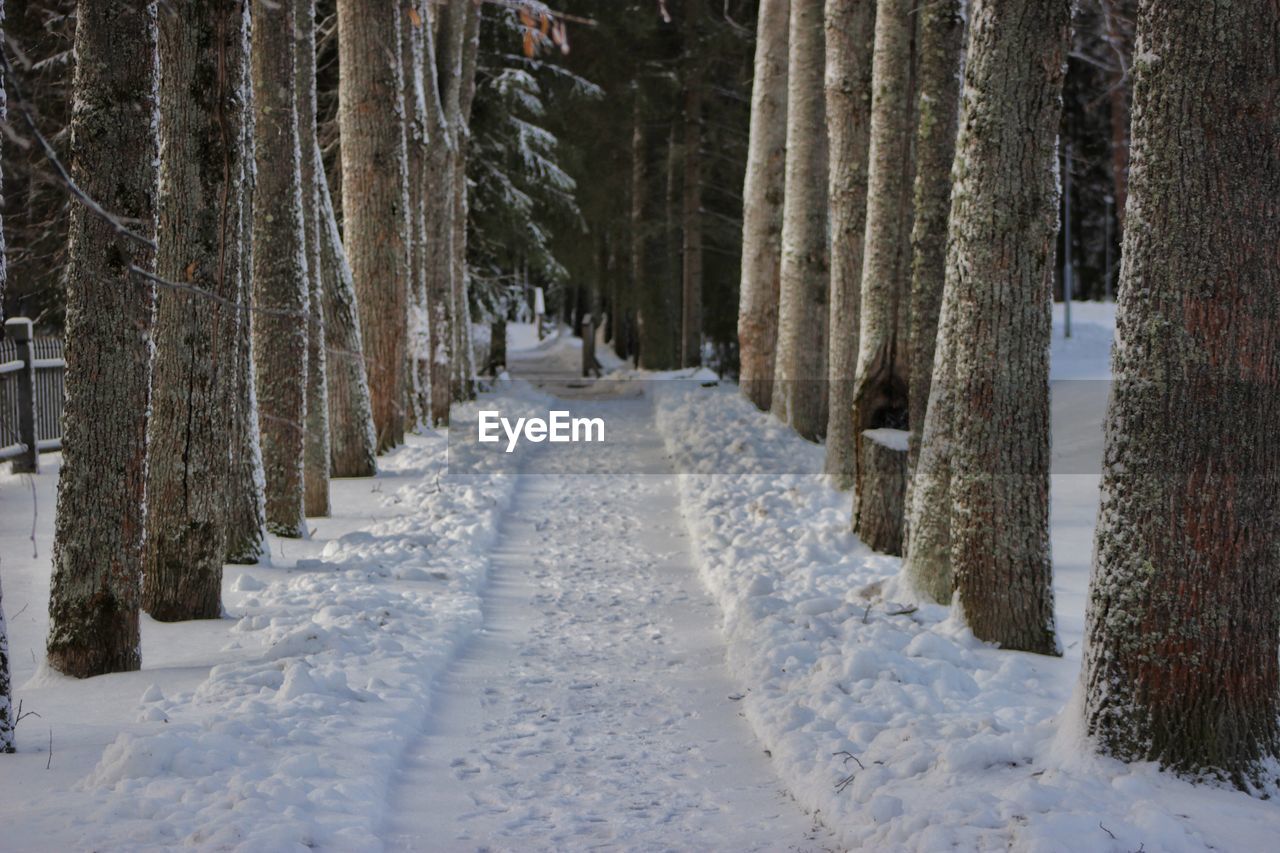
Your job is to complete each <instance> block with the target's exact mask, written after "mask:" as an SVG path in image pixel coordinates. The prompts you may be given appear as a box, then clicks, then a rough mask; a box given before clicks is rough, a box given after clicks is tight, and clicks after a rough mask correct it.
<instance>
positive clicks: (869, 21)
mask: <svg viewBox="0 0 1280 853" xmlns="http://www.w3.org/2000/svg"><path fill="white" fill-rule="evenodd" d="M875 20H876V4H875V3H874V2H871V0H827V6H826V32H827V135H828V138H829V140H830V146H831V151H830V170H831V171H830V175H829V177H828V180H827V186H828V197H829V199H830V204H831V284H830V288H831V300H830V301H831V313H830V317H829V318H828V323H827V328H828V333H827V337H828V341H827V377H828V380H829V382H830V392H829V393H830V395H831V398H830V403H829V405H828V414H827V456H826V463H825V470H826V472H827V473H828V474H830V475H831V476H832V478H833V479H834V480H835V482H836V484H837V485H838V486H839V487H840V488H842V489H847V488H849V487H850V486H852V485H853V476H854V472H855V471H856V470H857V457H856V456H855V453H854V450H855V446H856V442H855V440H854V434H853V379H854V370H855V369H856V368H857V360H858V323H859V306H860V304H861V302H862V241H863V237H864V231H865V230H866V222H867V217H866V213H867V150H868V146H869V145H870V139H871V136H870V132H871V65H872V63H871V58H872V50H873V46H874V43H875Z"/></svg>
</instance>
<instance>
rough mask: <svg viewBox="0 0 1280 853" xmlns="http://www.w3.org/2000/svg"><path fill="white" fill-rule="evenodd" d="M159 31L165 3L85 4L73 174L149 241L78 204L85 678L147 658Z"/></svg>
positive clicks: (74, 475)
mask: <svg viewBox="0 0 1280 853" xmlns="http://www.w3.org/2000/svg"><path fill="white" fill-rule="evenodd" d="M156 38H157V36H156V4H155V3H134V2H127V0H82V2H80V3H79V4H78V5H77V7H76V37H75V53H76V57H77V61H76V70H75V78H74V83H73V90H74V92H75V97H74V99H73V100H74V106H73V108H72V114H71V144H70V153H71V157H70V159H71V175H72V178H73V179H74V180H75V181H76V183H77V184H78V185H79V186H80V188H81V189H83V190H84V191H85V192H86V193H87V194H88V195H89V196H90V197H91V198H93V199H94V200H95V201H96V202H97V203H98V204H100V205H101V206H102V207H103V208H104V209H106V210H108V211H111V213H112V214H113V215H115V216H117V217H119V218H120V219H122V220H124V221H127V222H129V223H130V225H131V228H132V229H133V230H134V232H136V233H138V234H139V236H140V237H141V238H143V240H145V241H146V242H143V241H140V240H131V239H128V238H126V237H123V236H122V235H120V234H119V233H118V232H117V231H116V230H115V229H114V228H113V226H112V225H111V224H110V223H108V222H106V221H104V220H103V219H102V218H100V217H98V216H96V215H94V214H93V213H91V212H90V211H89V210H88V208H86V207H85V206H84V205H80V204H76V205H73V206H72V209H71V240H70V245H69V249H68V263H67V314H66V360H67V372H66V404H65V408H64V409H63V416H62V441H63V451H62V473H61V475H60V476H59V480H58V509H57V519H56V521H55V522H54V543H53V579H52V582H51V585H50V591H49V638H48V655H47V659H48V662H49V665H50V666H52V667H53V668H54V669H57V670H58V671H60V672H63V673H66V674H67V675H72V676H75V677H77V678H84V677H87V676H91V675H101V674H103V673H107V672H121V671H126V670H135V669H138V667H139V666H140V665H141V659H140V657H141V655H140V651H139V640H140V637H139V633H138V606H139V599H140V596H141V591H142V590H141V586H142V576H141V573H142V549H143V531H144V525H145V520H146V519H145V516H146V502H145V500H144V492H145V486H146V483H145V480H146V449H147V410H148V408H149V407H150V387H151V345H152V341H151V318H152V310H153V308H154V303H155V290H154V287H153V286H152V285H151V283H150V282H149V281H148V280H146V279H145V278H143V277H142V276H140V275H139V274H138V273H136V272H133V271H131V268H133V267H136V268H138V269H139V270H142V271H143V272H146V273H154V272H155V250H154V243H153V241H154V237H155V228H156V222H155V217H156V208H155V203H156V181H157V170H156V160H157V155H158V151H157V138H156V119H157V112H156V108H157V87H158V80H157V73H156V72H157V68H156ZM108 380H109V381H108Z"/></svg>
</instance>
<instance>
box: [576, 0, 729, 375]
mask: <svg viewBox="0 0 1280 853" xmlns="http://www.w3.org/2000/svg"><path fill="white" fill-rule="evenodd" d="M703 2H704V0H686V2H685V7H684V19H685V39H686V43H685V48H684V66H685V67H684V72H685V73H684V77H685V80H684V148H683V151H682V153H683V155H684V174H683V176H682V180H681V182H680V186H681V208H680V230H681V239H682V240H683V245H682V247H681V249H682V251H681V264H682V268H681V279H682V283H683V287H682V297H683V298H682V300H681V303H682V305H681V308H682V310H681V312H680V318H681V320H680V323H681V334H680V365H681V366H682V367H697V366H698V365H700V364H701V363H702V100H703V92H702V89H703V86H704V85H705V83H704V80H705V75H704V73H703V67H702V66H703V51H702V42H701V40H700V33H701V26H702V14H703V12H702V7H703ZM595 310H596V309H595V307H594V306H593V307H592V311H593V312H594V311H595ZM593 316H596V314H593Z"/></svg>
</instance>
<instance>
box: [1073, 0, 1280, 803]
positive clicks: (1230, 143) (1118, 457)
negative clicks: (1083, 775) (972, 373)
mask: <svg viewBox="0 0 1280 853" xmlns="http://www.w3.org/2000/svg"><path fill="white" fill-rule="evenodd" d="M1214 11H1215V13H1214V14H1212V15H1210V14H1206V13H1205V11H1204V10H1203V9H1200V8H1197V7H1196V6H1195V5H1194V4H1187V5H1174V4H1157V3H1154V2H1144V3H1141V4H1140V5H1139V15H1138V24H1137V26H1138V30H1137V47H1136V50H1135V61H1134V65H1133V69H1134V90H1133V150H1132V154H1133V157H1132V161H1131V162H1132V169H1131V172H1130V177H1129V206H1128V212H1127V216H1126V224H1125V234H1124V267H1123V270H1122V272H1121V277H1120V307H1119V312H1118V314H1117V321H1116V332H1117V341H1116V349H1115V354H1114V365H1113V366H1114V374H1115V382H1114V385H1113V387H1112V393H1111V400H1110V405H1109V408H1108V412H1107V421H1106V446H1105V447H1106V449H1105V453H1104V462H1103V473H1102V506H1101V509H1100V511H1099V513H1098V526H1097V531H1096V534H1095V544H1094V572H1093V576H1092V579H1091V583H1090V589H1089V605H1088V615H1087V619H1086V628H1085V652H1084V661H1085V665H1084V683H1085V688H1086V693H1085V719H1086V721H1087V727H1088V731H1089V732H1090V734H1092V735H1093V736H1094V738H1096V740H1097V743H1098V744H1099V745H1100V747H1101V748H1102V750H1103V751H1104V752H1107V753H1109V754H1111V755H1114V756H1116V757H1118V758H1121V759H1124V760H1129V761H1156V762H1159V763H1160V764H1162V765H1164V766H1166V767H1169V768H1172V769H1174V770H1177V771H1181V772H1186V773H1202V772H1208V773H1212V774H1215V775H1219V774H1220V775H1222V776H1225V777H1226V778H1227V779H1228V780H1230V781H1231V782H1233V783H1235V784H1236V785H1238V786H1240V787H1242V788H1248V787H1251V786H1254V785H1257V784H1259V783H1261V782H1270V783H1274V773H1271V774H1269V775H1268V776H1264V772H1265V770H1266V768H1267V767H1268V766H1269V767H1270V768H1271V769H1274V767H1275V761H1276V759H1277V758H1278V757H1280V673H1278V672H1277V658H1276V647H1277V644H1278V643H1280V609H1277V607H1276V603H1277V601H1280V444H1277V440H1276V429H1277V423H1280V265H1277V263H1276V247H1277V246H1280V216H1278V215H1277V210H1276V202H1277V199H1280V112H1277V110H1276V109H1275V95H1276V81H1277V80H1280V53H1277V50H1276V40H1275V34H1276V33H1277V31H1280V10H1278V9H1277V7H1276V5H1275V4H1274V3H1270V2H1264V0H1250V2H1243V3H1236V4H1232V5H1230V6H1220V7H1217V8H1216V9H1215V10H1214Z"/></svg>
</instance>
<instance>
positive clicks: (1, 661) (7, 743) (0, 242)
mask: <svg viewBox="0 0 1280 853" xmlns="http://www.w3.org/2000/svg"><path fill="white" fill-rule="evenodd" d="M3 39H4V0H0V40H3ZM5 106H6V100H5V94H4V80H3V79H0V122H4V121H6V120H7V118H8V116H7V114H6V112H5ZM3 178H4V169H3V167H2V166H0V180H3ZM8 272H9V268H8V265H7V264H6V263H5V244H4V229H3V227H0V305H3V304H4V285H5V281H6V280H7V279H8ZM9 672H10V670H9V632H8V630H7V628H6V626H5V622H4V590H3V589H2V588H0V753H10V752H13V751H14V749H15V747H14V744H13V726H14V719H13V691H12V689H11V686H10V683H9Z"/></svg>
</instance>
